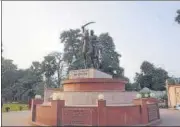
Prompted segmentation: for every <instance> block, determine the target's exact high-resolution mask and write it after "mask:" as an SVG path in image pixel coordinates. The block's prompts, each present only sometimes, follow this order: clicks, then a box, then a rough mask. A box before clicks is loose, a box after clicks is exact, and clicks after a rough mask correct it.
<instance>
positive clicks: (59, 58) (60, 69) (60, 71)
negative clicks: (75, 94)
mask: <svg viewBox="0 0 180 127" xmlns="http://www.w3.org/2000/svg"><path fill="white" fill-rule="evenodd" d="M49 56H54V58H55V60H56V62H55V64H56V65H55V66H56V73H57V87H60V84H61V80H62V79H63V78H64V77H65V75H66V64H65V62H64V60H63V54H62V53H60V52H52V53H50V54H49Z"/></svg>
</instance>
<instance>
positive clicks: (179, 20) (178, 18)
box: [175, 9, 180, 24]
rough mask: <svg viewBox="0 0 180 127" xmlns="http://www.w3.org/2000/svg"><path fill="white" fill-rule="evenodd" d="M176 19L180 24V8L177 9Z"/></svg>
mask: <svg viewBox="0 0 180 127" xmlns="http://www.w3.org/2000/svg"><path fill="white" fill-rule="evenodd" d="M175 21H176V22H177V23H179V24H180V9H179V10H177V16H176V17H175Z"/></svg>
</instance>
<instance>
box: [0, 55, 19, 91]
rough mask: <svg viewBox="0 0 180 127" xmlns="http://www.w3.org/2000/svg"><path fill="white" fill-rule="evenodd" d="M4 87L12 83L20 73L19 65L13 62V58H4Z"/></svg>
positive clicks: (2, 71)
mask: <svg viewBox="0 0 180 127" xmlns="http://www.w3.org/2000/svg"><path fill="white" fill-rule="evenodd" d="M1 67H2V70H1V73H2V76H1V77H2V88H5V87H8V86H10V85H12V84H13V83H14V82H15V81H17V79H18V78H19V75H17V74H16V73H17V66H16V65H15V64H13V60H10V59H5V58H2V66H1Z"/></svg>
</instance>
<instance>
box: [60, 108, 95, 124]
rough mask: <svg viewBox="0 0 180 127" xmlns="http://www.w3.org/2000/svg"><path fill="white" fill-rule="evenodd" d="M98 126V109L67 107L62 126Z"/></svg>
mask: <svg viewBox="0 0 180 127" xmlns="http://www.w3.org/2000/svg"><path fill="white" fill-rule="evenodd" d="M64 125H71V126H97V107H65V108H63V112H62V126H64Z"/></svg>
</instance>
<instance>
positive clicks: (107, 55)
mask: <svg viewBox="0 0 180 127" xmlns="http://www.w3.org/2000/svg"><path fill="white" fill-rule="evenodd" d="M99 43H100V44H99V45H100V47H101V50H102V67H101V70H102V71H103V72H106V73H109V74H111V75H113V76H114V77H123V72H124V69H123V68H121V67H120V61H119V58H120V57H121V55H120V54H119V53H117V52H116V51H115V44H114V42H113V39H112V37H111V36H109V34H108V33H103V34H101V35H100V36H99Z"/></svg>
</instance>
